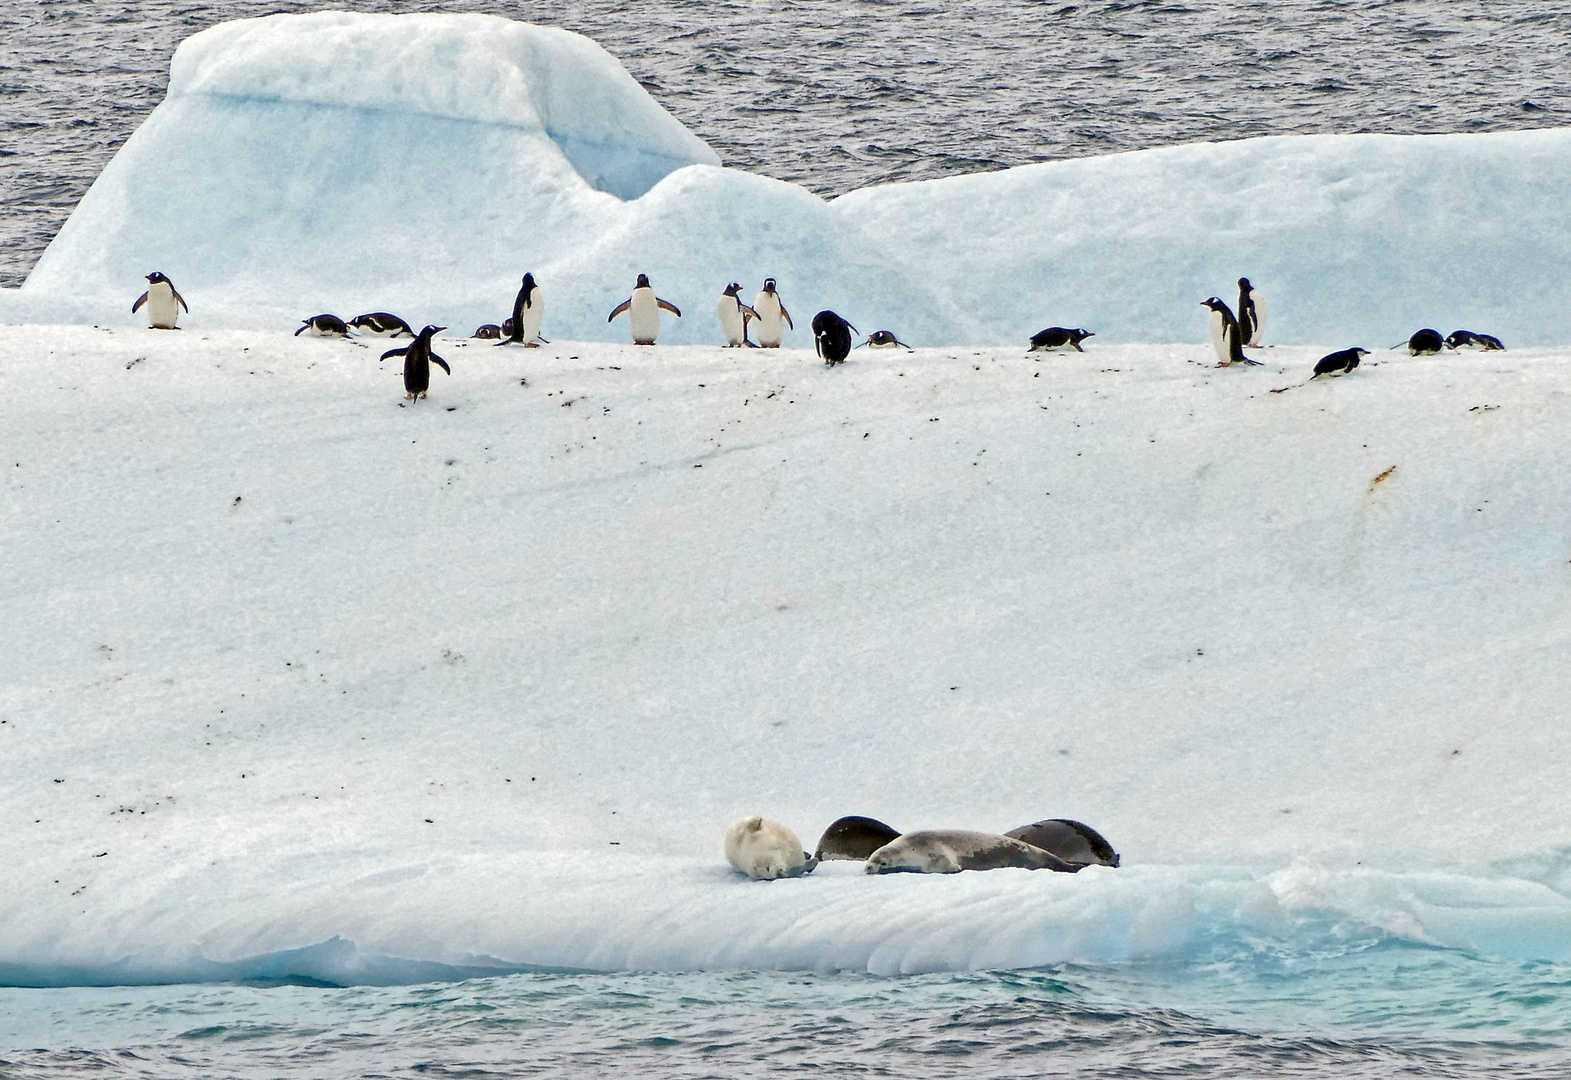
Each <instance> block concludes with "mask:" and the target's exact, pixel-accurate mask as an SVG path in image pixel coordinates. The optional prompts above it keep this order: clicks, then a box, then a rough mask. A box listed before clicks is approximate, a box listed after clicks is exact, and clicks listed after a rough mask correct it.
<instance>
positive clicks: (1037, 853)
mask: <svg viewBox="0 0 1571 1080" xmlns="http://www.w3.org/2000/svg"><path fill="white" fill-rule="evenodd" d="M1006 866H1018V867H1021V868H1023V869H1026V870H1059V871H1062V872H1065V873H1071V874H1072V873H1074V872H1075V871H1076V870H1078V869H1080V867H1078V866H1074V865H1072V864H1070V863H1067V862H1065V861H1064V860H1063V859H1060V858H1059V857H1058V856H1057V855H1054V854H1053V853H1052V852H1050V851H1044V850H1043V849H1042V848H1039V847H1035V846H1033V845H1031V844H1028V843H1026V842H1025V841H1024V840H1016V839H1015V838H1014V837H1012V836H1000V835H998V834H996V833H984V832H967V831H965V830H963V829H929V830H925V831H922V832H914V833H906V834H905V835H904V836H902V837H900V838H899V839H898V840H891V841H890V842H889V843H887V844H885V845H884V846H883V847H881V848H879V849H878V850H877V851H875V852H873V853H872V854H871V855H869V856H868V857H867V866H866V867H865V870H866V871H867V873H869V874H898V873H909V874H958V873H959V872H960V871H962V870H999V869H1002V868H1004V867H1006Z"/></svg>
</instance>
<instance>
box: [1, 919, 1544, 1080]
mask: <svg viewBox="0 0 1571 1080" xmlns="http://www.w3.org/2000/svg"><path fill="white" fill-rule="evenodd" d="M781 1072H785V1073H812V1074H814V1075H830V1076H841V1075H856V1076H868V1075H872V1076H902V1077H950V1076H962V1075H987V1076H1021V1077H1024V1076H1079V1077H1126V1076H1134V1075H1142V1076H1179V1075H1183V1076H1273V1077H1284V1076H1285V1077H1332V1076H1334V1077H1340V1078H1359V1077H1371V1078H1372V1077H1391V1076H1426V1077H1431V1076H1446V1077H1472V1076H1480V1077H1482V1076H1491V1077H1501V1076H1512V1077H1557V1076H1571V964H1563V963H1546V962H1526V963H1524V962H1517V961H1507V960H1499V959H1491V958H1488V957H1481V956H1476V955H1470V954H1466V953H1461V952H1456V951H1453V950H1444V949H1430V948H1424V947H1418V946H1414V945H1411V944H1398V943H1393V942H1390V941H1375V942H1361V943H1358V944H1350V945H1349V946H1347V947H1345V948H1331V949H1326V950H1323V951H1321V952H1318V953H1313V954H1305V953H1282V952H1274V951H1261V952H1240V953H1237V954H1235V955H1232V956H1228V957H1212V958H1211V959H1209V960H1204V961H1199V962H1196V961H1187V962H1183V963H1161V964H1131V965H1112V966H1105V967H1085V966H1072V965H1065V966H1058V967H1053V968H1048V969H1041V970H1034V971H1017V972H977V973H968V974H945V975H927V976H910V977H903V978H882V977H876V976H870V975H856V974H813V973H781V972H727V973H687V974H653V973H627V974H587V973H585V974H571V973H563V974H524V975H510V976H503V977H497V978H488V979H474V980H469V981H465V982H454V983H437V984H426V985H420V986H402V987H346V988H332V987H316V986H299V985H285V986H262V985H236V984H220V985H203V986H189V985H187V986H168V987H134V988H92V989H83V988H70V989H58V990H0V1075H4V1076H7V1077H44V1076H48V1077H58V1076H71V1075H78V1074H88V1073H91V1074H93V1075H97V1076H127V1077H142V1076H147V1077H154V1076H156V1077H171V1076H214V1075H223V1076H233V1077H253V1076H254V1077H264V1076H285V1075H287V1076H290V1077H343V1076H409V1075H423V1076H430V1075H436V1076H460V1075H462V1076H536V1075H572V1076H611V1075H624V1076H695V1077H696V1076H726V1077H746V1076H761V1075H764V1074H766V1073H767V1074H776V1073H781Z"/></svg>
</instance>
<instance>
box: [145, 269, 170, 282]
mask: <svg viewBox="0 0 1571 1080" xmlns="http://www.w3.org/2000/svg"><path fill="white" fill-rule="evenodd" d="M147 280H148V281H150V282H151V283H153V284H154V285H157V284H158V283H159V282H160V281H168V280H169V279H168V278H166V277H164V274H163V271H162V270H154V271H153V272H152V273H151V274H148V275H147Z"/></svg>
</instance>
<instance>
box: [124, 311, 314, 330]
mask: <svg viewBox="0 0 1571 1080" xmlns="http://www.w3.org/2000/svg"><path fill="white" fill-rule="evenodd" d="M131 310H132V311H133V312H134V311H135V310H136V308H132V309H131ZM310 325H311V320H310V319H307V320H306V321H305V322H303V323H301V324H300V329H298V330H296V331H295V337H299V336H300V335H301V334H303V333H305V328H306V327H308V326H310Z"/></svg>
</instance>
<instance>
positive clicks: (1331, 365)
mask: <svg viewBox="0 0 1571 1080" xmlns="http://www.w3.org/2000/svg"><path fill="white" fill-rule="evenodd" d="M1368 355H1369V350H1368V349H1343V350H1342V351H1341V352H1334V353H1328V354H1327V355H1325V356H1322V357H1321V358H1320V360H1319V362H1318V363H1316V364H1315V373H1314V374H1313V375H1311V376H1309V381H1310V382H1313V381H1314V380H1316V379H1318V378H1320V376H1322V375H1346V374H1347V373H1348V372H1349V371H1352V370H1353V369H1354V368H1356V367H1357V366H1358V361H1359V359H1360V358H1361V357H1365V356H1368Z"/></svg>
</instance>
